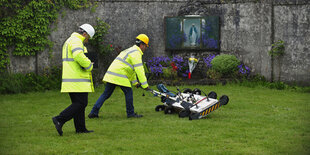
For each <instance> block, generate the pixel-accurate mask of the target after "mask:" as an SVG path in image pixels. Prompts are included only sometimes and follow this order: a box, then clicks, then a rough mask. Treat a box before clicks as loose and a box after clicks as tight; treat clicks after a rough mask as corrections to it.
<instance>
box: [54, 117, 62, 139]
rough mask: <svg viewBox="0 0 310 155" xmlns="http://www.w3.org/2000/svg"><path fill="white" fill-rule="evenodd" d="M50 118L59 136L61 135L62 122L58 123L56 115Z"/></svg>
mask: <svg viewBox="0 0 310 155" xmlns="http://www.w3.org/2000/svg"><path fill="white" fill-rule="evenodd" d="M52 120H53V123H54V125H55V128H56V130H57V132H58V134H59V136H62V133H63V132H62V126H63V123H60V122H59V121H58V120H57V118H56V117H53V118H52Z"/></svg>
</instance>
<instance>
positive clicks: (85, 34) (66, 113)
mask: <svg viewBox="0 0 310 155" xmlns="http://www.w3.org/2000/svg"><path fill="white" fill-rule="evenodd" d="M94 34H95V29H94V28H93V27H92V26H91V25H89V24H83V25H81V26H80V28H79V30H78V32H74V33H72V34H71V36H70V37H69V38H68V39H67V40H66V42H65V43H64V45H63V48H62V83H61V92H68V93H69V96H70V98H71V102H72V104H71V105H70V106H68V107H67V108H66V109H65V110H63V111H62V112H61V113H60V114H59V115H58V116H56V117H53V118H52V120H53V123H54V125H55V127H56V130H57V131H58V134H59V135H60V136H62V134H63V131H62V126H63V125H64V124H65V123H66V122H67V121H69V120H71V119H72V118H73V119H74V126H75V130H76V133H89V132H93V131H92V130H87V129H86V126H85V108H86V106H87V104H88V92H94V86H93V81H92V75H91V70H92V69H93V63H92V62H91V61H90V60H89V59H88V58H87V57H86V56H85V54H84V53H87V49H86V47H85V46H84V43H87V42H88V39H89V38H92V37H93V36H94Z"/></svg>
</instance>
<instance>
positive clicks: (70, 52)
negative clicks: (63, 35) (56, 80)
mask: <svg viewBox="0 0 310 155" xmlns="http://www.w3.org/2000/svg"><path fill="white" fill-rule="evenodd" d="M84 39H85V37H83V36H82V35H80V34H78V33H76V32H74V33H72V34H71V36H70V38H68V39H67V40H66V42H65V43H64V45H63V47H62V83H61V92H94V86H93V81H92V75H91V70H92V69H93V65H92V63H91V61H90V60H89V59H88V58H87V57H86V56H85V54H84V53H87V49H86V47H84V45H83V41H84Z"/></svg>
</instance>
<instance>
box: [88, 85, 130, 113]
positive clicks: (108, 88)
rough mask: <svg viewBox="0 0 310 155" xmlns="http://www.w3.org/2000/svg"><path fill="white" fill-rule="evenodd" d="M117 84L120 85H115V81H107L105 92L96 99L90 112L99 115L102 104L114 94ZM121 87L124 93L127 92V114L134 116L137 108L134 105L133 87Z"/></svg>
mask: <svg viewBox="0 0 310 155" xmlns="http://www.w3.org/2000/svg"><path fill="white" fill-rule="evenodd" d="M116 86H119V85H115V84H113V83H108V82H107V84H106V86H105V90H104V92H103V93H102V94H101V96H100V97H99V98H98V100H97V101H96V103H95V105H94V107H93V109H92V111H91V112H90V113H93V114H96V115H98V113H99V110H100V108H101V106H102V104H103V103H104V101H105V100H107V99H108V98H109V97H110V96H111V95H112V93H113V92H114V89H115V87H116ZM119 87H120V88H121V89H122V91H123V93H124V94H125V100H126V112H127V116H132V115H134V114H135V112H134V111H135V110H134V106H133V96H132V89H131V88H130V87H124V86H119Z"/></svg>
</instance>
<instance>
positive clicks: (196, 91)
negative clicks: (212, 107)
mask: <svg viewBox="0 0 310 155" xmlns="http://www.w3.org/2000/svg"><path fill="white" fill-rule="evenodd" d="M193 94H196V95H201V90H200V89H198V88H195V89H194V90H193Z"/></svg>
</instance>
